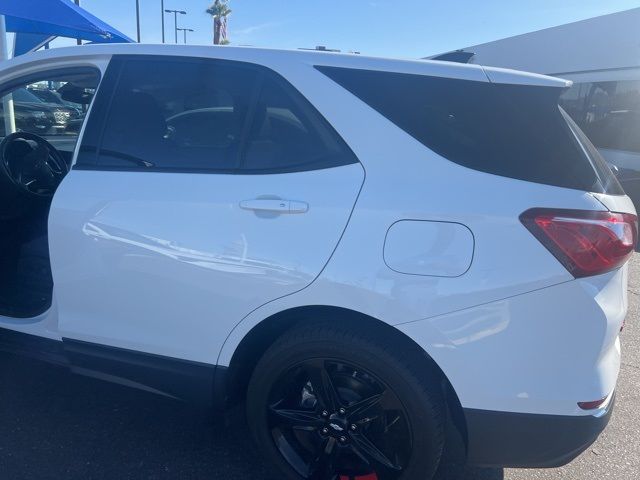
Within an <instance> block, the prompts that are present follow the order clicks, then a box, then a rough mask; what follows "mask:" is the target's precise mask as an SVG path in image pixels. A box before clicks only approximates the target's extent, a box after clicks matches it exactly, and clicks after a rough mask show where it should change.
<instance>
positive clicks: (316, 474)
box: [308, 437, 338, 480]
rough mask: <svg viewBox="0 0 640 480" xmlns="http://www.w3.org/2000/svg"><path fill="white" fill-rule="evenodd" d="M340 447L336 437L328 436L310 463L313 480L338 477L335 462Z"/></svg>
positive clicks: (327, 479) (309, 476)
mask: <svg viewBox="0 0 640 480" xmlns="http://www.w3.org/2000/svg"><path fill="white" fill-rule="evenodd" d="M337 453H338V448H337V445H336V440H335V438H331V437H329V438H327V440H326V441H325V443H324V444H323V446H322V449H321V450H320V452H318V455H317V456H316V458H314V459H313V461H312V462H311V464H310V465H309V475H308V478H309V479H311V480H333V479H334V478H335V477H336V473H335V471H334V464H335V460H336V455H337Z"/></svg>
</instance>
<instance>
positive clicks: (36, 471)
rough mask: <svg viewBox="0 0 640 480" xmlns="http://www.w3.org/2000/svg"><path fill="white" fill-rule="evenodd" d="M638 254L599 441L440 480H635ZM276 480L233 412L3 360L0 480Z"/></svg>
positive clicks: (639, 439)
mask: <svg viewBox="0 0 640 480" xmlns="http://www.w3.org/2000/svg"><path fill="white" fill-rule="evenodd" d="M639 300H640V254H636V255H635V257H634V258H633V259H632V262H631V268H630V279H629V302H630V304H629V315H628V316H627V324H626V327H625V330H624V332H623V333H622V343H623V355H624V358H623V366H622V372H621V376H620V381H619V384H618V395H617V404H616V410H615V412H614V415H613V418H612V421H611V424H610V425H609V427H608V428H607V430H606V431H605V432H604V433H603V434H602V435H601V436H600V438H599V439H598V441H597V442H596V443H595V444H594V445H593V446H592V447H591V448H589V449H588V450H587V451H586V452H584V453H583V454H582V455H581V456H580V457H579V458H578V459H576V460H575V461H574V462H573V463H571V464H569V465H567V466H565V467H562V468H559V469H550V470H518V469H506V470H502V469H472V468H463V467H456V466H452V465H445V466H443V467H442V468H441V469H440V472H439V474H438V478H439V479H440V480H443V479H446V480H471V479H473V480H502V479H508V480H534V479H535V480H537V479H544V480H549V479H554V480H555V479H569V480H586V479H597V480H600V479H620V480H635V479H640V415H639V412H640V348H639V347H640V319H639V318H638V305H639ZM5 479H6V480H14V479H15V480H32V479H33V480H49V479H51V480H76V479H77V480H89V479H110V480H113V479H118V480H125V479H136V480H137V479H148V480H152V479H154V480H155V479H172V480H173V479H180V480H182V479H188V480H209V479H225V480H227V479H228V480H232V479H242V480H247V479H251V480H279V477H278V475H276V474H274V473H273V472H272V471H270V469H269V468H268V467H267V466H266V465H265V464H264V462H263V461H262V460H261V458H260V456H259V455H258V454H257V452H256V451H255V449H254V447H253V445H252V443H251V441H250V438H249V434H248V432H247V428H246V425H245V424H244V422H243V419H242V412H241V409H240V408H237V409H236V410H233V411H231V412H230V413H228V414H227V415H225V416H219V415H215V414H213V413H211V412H209V411H206V410H198V409H195V408H193V407H192V406H189V405H186V404H183V403H180V402H176V401H173V400H170V399H167V398H163V397H159V396H155V395H153V394H150V393H145V392H141V391H137V390H132V389H128V388H125V387H121V386H118V385H112V384H108V383H104V382H101V381H98V380H94V379H90V378H84V377H80V376H75V375H72V374H70V373H68V372H67V371H65V370H63V369H61V368H57V367H52V366H49V365H45V364H42V363H38V362H36V361H31V360H26V359H21V358H17V357H13V356H8V355H0V480H5Z"/></svg>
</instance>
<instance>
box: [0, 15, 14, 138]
mask: <svg viewBox="0 0 640 480" xmlns="http://www.w3.org/2000/svg"><path fill="white" fill-rule="evenodd" d="M5 60H9V40H8V39H7V24H6V22H5V19H4V15H0V62H3V61H5ZM2 111H3V112H4V130H5V131H4V132H0V133H4V135H5V136H6V135H9V134H10V133H15V131H16V115H15V112H14V111H13V98H12V96H11V94H7V95H4V96H3V97H2Z"/></svg>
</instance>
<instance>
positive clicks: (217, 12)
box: [207, 0, 231, 45]
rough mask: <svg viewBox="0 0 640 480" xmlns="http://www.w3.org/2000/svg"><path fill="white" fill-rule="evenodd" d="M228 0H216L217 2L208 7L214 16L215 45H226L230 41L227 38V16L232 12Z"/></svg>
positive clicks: (208, 11) (209, 12) (208, 10)
mask: <svg viewBox="0 0 640 480" xmlns="http://www.w3.org/2000/svg"><path fill="white" fill-rule="evenodd" d="M228 2H229V0H215V2H213V3H212V4H211V5H210V6H209V8H207V13H208V14H209V15H211V17H212V18H213V44H214V45H221V44H222V45H225V44H227V43H229V40H227V38H226V23H227V17H228V16H229V14H230V13H231V9H230V8H229V5H228ZM223 30H224V32H223Z"/></svg>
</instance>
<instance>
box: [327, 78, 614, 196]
mask: <svg viewBox="0 0 640 480" xmlns="http://www.w3.org/2000/svg"><path fill="white" fill-rule="evenodd" d="M317 68H318V69H319V70H320V71H322V72H323V73H325V74H326V75H327V76H329V77H330V78H332V79H333V80H334V81H336V82H337V83H339V84H340V85H342V86H343V87H345V88H346V89H347V90H349V91H351V92H352V93H353V94H354V95H356V96H357V97H359V98H360V99H361V100H363V101H364V102H366V103H367V104H369V105H370V106H371V107H372V108H374V109H375V110H377V111H378V112H379V113H381V114H382V115H384V116H385V117H387V118H388V119H389V120H390V121H392V122H393V123H395V124H396V125H397V126H398V127H400V128H402V129H403V130H405V131H406V132H407V133H409V134H410V135H412V136H413V137H414V138H416V140H418V141H420V142H422V143H423V144H424V145H426V146H427V147H428V148H430V149H431V150H433V151H434V152H436V153H438V154H439V155H441V156H443V157H444V158H446V159H448V160H451V161H453V162H456V163H458V164H460V165H463V166H465V167H469V168H473V169H475V170H481V171H484V172H488V173H492V174H495V175H502V176H505V177H511V178H517V179H521V180H526V181H530V182H537V183H543V184H548V185H554V186H560V187H566V188H574V189H579V190H586V191H592V192H605V191H606V192H608V193H621V192H622V190H621V188H620V185H619V184H618V183H617V181H616V180H615V178H614V177H613V175H612V174H611V171H610V170H609V169H608V167H606V165H605V164H604V161H603V160H602V159H601V158H600V157H599V154H598V153H597V151H595V149H590V148H587V147H588V145H585V144H584V143H583V142H587V143H588V140H586V138H584V137H580V136H578V135H576V133H575V131H574V129H573V128H572V127H571V126H570V125H569V123H568V122H567V118H566V117H565V116H564V114H563V113H562V111H561V109H560V108H559V106H558V97H559V96H560V94H561V93H562V89H559V88H550V87H534V86H526V85H497V84H492V83H488V82H474V81H467V80H458V79H450V78H440V77H429V76H425V75H413V74H401V73H392V72H378V71H368V70H353V69H344V68H334V67H317ZM576 128H577V127H576Z"/></svg>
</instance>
